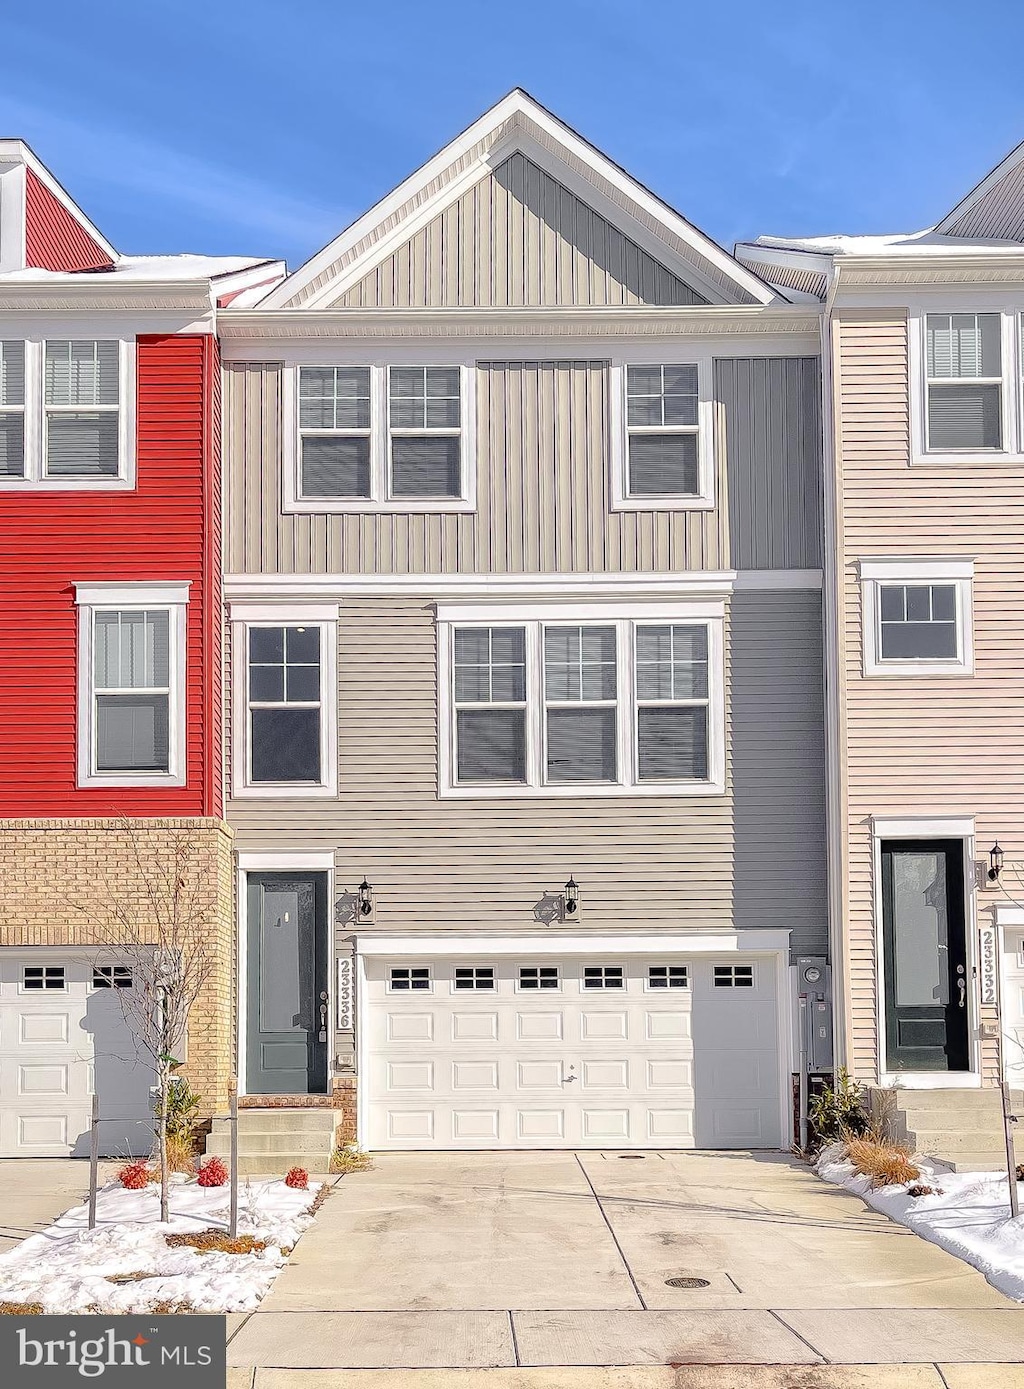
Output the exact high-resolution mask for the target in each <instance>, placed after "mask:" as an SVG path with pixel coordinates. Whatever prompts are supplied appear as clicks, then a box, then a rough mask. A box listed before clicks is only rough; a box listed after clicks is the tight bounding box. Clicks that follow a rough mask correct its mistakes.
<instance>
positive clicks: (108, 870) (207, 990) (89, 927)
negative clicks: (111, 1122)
mask: <svg viewBox="0 0 1024 1389" xmlns="http://www.w3.org/2000/svg"><path fill="white" fill-rule="evenodd" d="M231 839H232V835H231V830H230V829H229V828H228V826H227V825H226V824H224V823H223V821H220V820H215V819H208V818H204V819H199V818H182V819H171V818H168V819H150V820H128V819H32V820H28V819H26V820H4V819H0V946H33V945H38V946H60V945H78V946H84V945H100V946H115V945H116V944H117V942H118V941H119V940H121V941H124V940H126V939H128V938H130V937H132V936H135V935H137V937H138V938H141V939H143V940H146V941H149V942H153V943H155V942H156V941H157V939H158V926H157V924H156V923H157V917H158V914H159V913H160V912H161V911H165V912H166V911H167V910H168V904H169V903H170V900H171V890H170V888H169V886H168V884H169V882H170V881H172V880H173V877H174V876H175V875H173V874H171V869H172V868H173V867H174V865H175V863H176V861H177V862H178V864H179V865H180V871H181V872H182V873H183V875H184V876H183V877H182V878H181V879H180V881H183V882H185V883H186V890H185V892H184V893H183V895H182V898H181V899H180V900H182V901H184V900H188V901H189V902H190V903H192V904H193V905H191V906H189V907H188V909H187V910H188V912H189V914H190V916H191V917H192V919H194V920H196V921H197V922H198V923H199V926H200V928H201V930H202V931H203V932H204V933H205V938H206V941H207V943H208V948H209V970H208V974H207V977H206V979H205V982H204V985H203V989H202V993H201V995H200V997H199V1000H198V1002H197V1005H196V1007H195V1008H194V1009H193V1015H192V1017H191V1018H190V1020H189V1029H188V1058H187V1061H186V1064H185V1066H184V1067H183V1073H184V1074H186V1075H187V1076H188V1078H189V1080H190V1082H191V1084H192V1086H193V1088H194V1089H195V1090H197V1091H198V1092H199V1094H200V1095H201V1096H202V1110H203V1113H204V1114H212V1113H216V1112H221V1113H223V1111H224V1109H225V1108H226V1106H227V1094H228V1083H229V1080H230V1078H231V1076H232V1074H233V1073H234V1070H235V1054H234V1046H235V979H236V977H237V975H236V957H235V931H234V874H233V869H232V857H231ZM193 889H194V890H193ZM125 922H128V923H130V924H129V926H128V928H127V931H126V927H125V924H124V923H125Z"/></svg>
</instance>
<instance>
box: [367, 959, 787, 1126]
mask: <svg viewBox="0 0 1024 1389" xmlns="http://www.w3.org/2000/svg"><path fill="white" fill-rule="evenodd" d="M365 963H366V975H367V990H366V995H367V1007H366V1008H365V1010H364V1018H363V1025H364V1026H365V1028H366V1036H365V1053H364V1055H365V1061H366V1073H365V1074H364V1076H363V1077H362V1078H361V1081H360V1084H361V1085H363V1086H364V1087H365V1091H367V1092H368V1094H367V1096H366V1102H365V1110H364V1112H365V1113H366V1115H367V1126H368V1132H367V1133H366V1134H365V1135H364V1142H365V1144H366V1145H367V1146H368V1147H369V1148H371V1149H378V1150H382V1149H389V1148H391V1149H396V1148H410V1149H417V1148H419V1149H422V1148H586V1147H606V1148H611V1147H651V1148H658V1147H667V1148H693V1147H706V1148H737V1147H762V1148H765V1147H778V1146H780V1143H781V1133H780V1113H779V1111H780V1105H779V1063H778V1025H777V1009H776V996H775V994H776V990H775V967H774V961H773V960H771V959H766V958H756V959H737V958H736V957H733V958H731V959H728V960H707V959H700V960H693V959H691V960H688V961H683V960H680V959H678V957H675V958H673V957H666V958H664V959H648V960H631V959H614V958H610V959H600V958H585V959H579V958H571V959H561V960H556V959H552V958H550V957H548V958H547V959H544V958H541V959H531V958H529V956H526V955H524V956H521V957H519V958H518V959H514V960H513V959H501V960H495V959H491V960H488V961H487V962H486V963H484V962H482V961H481V962H477V961H470V960H465V961H462V960H444V961H438V960H426V959H421V960H417V959H410V958H408V957H406V958H404V959H402V960H397V959H379V958H376V957H372V956H371V957H368V958H367V959H366V962H365Z"/></svg>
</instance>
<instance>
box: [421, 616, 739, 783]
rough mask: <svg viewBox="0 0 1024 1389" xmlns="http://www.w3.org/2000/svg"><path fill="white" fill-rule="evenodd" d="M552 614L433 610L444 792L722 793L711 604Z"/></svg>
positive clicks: (716, 621) (716, 632) (717, 656)
mask: <svg viewBox="0 0 1024 1389" xmlns="http://www.w3.org/2000/svg"><path fill="white" fill-rule="evenodd" d="M557 606H558V608H559V611H552V612H551V615H550V617H535V618H531V619H530V620H529V621H523V622H509V621H507V620H499V619H497V618H494V619H491V620H486V618H485V617H481V618H480V619H479V620H474V619H473V618H472V617H471V616H470V615H469V614H468V613H466V614H465V615H463V610H459V609H447V608H446V607H445V605H443V604H442V605H441V607H440V609H439V614H438V617H439V652H440V659H441V662H442V665H441V672H442V674H441V703H442V717H441V747H440V760H441V766H440V786H441V791H442V794H453V795H472V794H475V793H483V794H492V795H499V794H502V792H503V791H504V792H505V793H508V794H513V795H515V794H537V795H573V794H585V795H614V794H620V795H621V794H627V793H629V792H638V791H639V792H648V793H653V794H656V793H658V792H664V791H668V792H671V793H683V794H702V793H703V794H714V793H716V792H718V791H720V790H721V787H722V781H723V766H724V749H723V744H724V696H723V692H722V620H721V616H720V612H721V607H720V605H710V604H709V605H703V607H702V609H701V610H700V611H699V612H694V614H693V616H692V617H691V616H690V615H689V614H686V615H685V617H684V615H683V614H682V613H680V611H679V608H680V607H681V605H673V610H672V611H671V612H669V613H665V614H664V617H662V616H661V615H660V614H654V613H652V619H651V620H650V621H646V620H643V619H642V618H640V617H637V616H635V615H633V612H631V613H630V615H629V616H626V615H618V614H615V613H611V614H609V615H608V616H607V617H606V616H605V614H604V613H603V612H602V613H601V614H600V616H597V615H595V616H591V615H590V613H589V612H588V613H587V615H586V617H585V618H584V616H583V614H580V615H579V616H577V617H576V618H575V620H574V619H573V614H572V612H571V611H569V610H565V609H561V605H557ZM712 607H715V612H714V615H712V614H711V611H710V610H711V608H712ZM449 613H451V616H449Z"/></svg>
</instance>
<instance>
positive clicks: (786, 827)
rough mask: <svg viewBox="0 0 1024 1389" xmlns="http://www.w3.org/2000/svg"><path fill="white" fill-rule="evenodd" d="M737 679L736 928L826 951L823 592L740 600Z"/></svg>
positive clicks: (735, 616) (736, 604) (802, 949)
mask: <svg viewBox="0 0 1024 1389" xmlns="http://www.w3.org/2000/svg"><path fill="white" fill-rule="evenodd" d="M731 677H732V775H733V800H734V804H735V817H736V820H735V826H736V830H735V841H736V848H735V872H736V886H735V920H736V925H737V926H744V927H748V926H753V927H756V926H766V927H775V928H779V929H786V928H788V929H791V930H792V932H793V935H792V937H791V944H792V948H793V951H794V953H795V954H797V955H801V954H825V953H827V951H826V942H827V931H826V920H827V907H826V899H825V763H824V758H825V752H824V731H823V730H824V713H823V708H822V650H821V594H820V593H819V592H816V591H812V592H807V591H796V592H774V593H772V592H765V593H747V592H740V593H737V594H735V595H734V596H733V599H732V663H731Z"/></svg>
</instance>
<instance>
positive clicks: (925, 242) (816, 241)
mask: <svg viewBox="0 0 1024 1389" xmlns="http://www.w3.org/2000/svg"><path fill="white" fill-rule="evenodd" d="M746 245H747V246H763V247H765V248H767V249H774V250H779V251H810V252H814V253H816V254H817V255H826V256H899V255H907V256H957V255H963V254H964V252H965V251H995V252H998V251H1005V252H1006V253H1007V254H1017V255H1019V254H1020V250H1021V245H1020V242H1019V241H1005V240H998V239H996V238H994V237H977V238H970V237H963V236H942V235H940V234H939V233H938V232H936V230H935V228H934V227H925V229H924V230H923V231H917V232H894V233H891V234H890V235H886V236H843V235H834V236H804V237H787V236H759V237H757V239H756V240H755V241H748V242H747V243H746Z"/></svg>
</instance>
